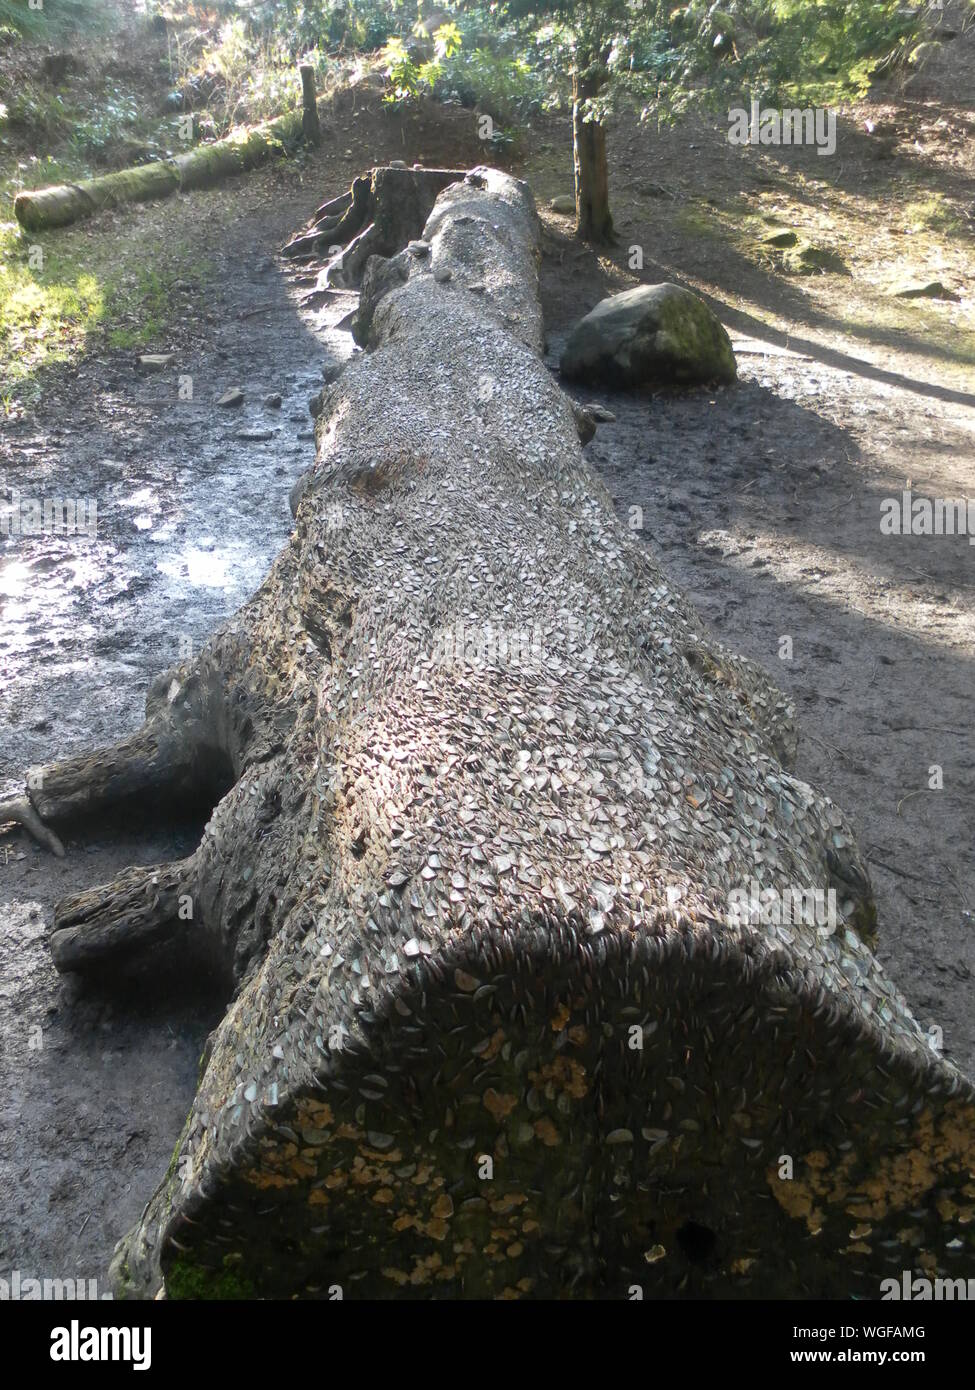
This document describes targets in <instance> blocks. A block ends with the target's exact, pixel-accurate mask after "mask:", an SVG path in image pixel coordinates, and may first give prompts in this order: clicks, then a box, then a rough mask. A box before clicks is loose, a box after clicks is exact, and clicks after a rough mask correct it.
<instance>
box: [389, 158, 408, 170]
mask: <svg viewBox="0 0 975 1390" xmlns="http://www.w3.org/2000/svg"><path fill="white" fill-rule="evenodd" d="M389 167H390V169H405V168H406V160H405V159H391V160H390V161H389Z"/></svg>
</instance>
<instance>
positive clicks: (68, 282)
mask: <svg viewBox="0 0 975 1390" xmlns="http://www.w3.org/2000/svg"><path fill="white" fill-rule="evenodd" d="M206 274H207V268H206V265H205V264H204V263H203V262H201V260H200V258H199V253H198V252H195V251H194V250H193V249H192V247H190V246H181V245H174V244H173V242H172V241H171V240H170V239H168V238H166V237H165V236H164V234H163V233H162V232H159V233H158V234H156V235H152V234H150V235H149V236H148V237H147V236H146V235H145V234H144V233H142V234H141V235H139V236H118V237H109V236H104V235H102V236H91V235H88V234H87V233H86V231H85V230H84V229H76V228H71V229H68V231H66V232H61V233H53V234H51V235H49V236H47V237H42V236H34V235H31V236H27V235H24V234H23V233H22V232H21V230H20V228H19V226H18V225H17V223H15V222H6V223H2V224H0V379H2V380H3V383H4V389H3V393H2V395H0V412H2V413H3V414H10V413H12V412H13V411H14V410H16V409H17V408H18V407H19V406H22V405H24V404H30V403H32V402H35V401H36V400H37V398H38V396H39V394H40V378H41V376H42V374H43V373H44V372H45V371H47V370H49V369H50V368H53V367H57V366H63V365H65V364H68V363H71V362H75V361H77V360H78V359H79V358H80V357H81V356H82V355H83V354H84V353H85V352H88V351H90V350H92V349H93V348H97V347H98V346H100V345H102V344H105V345H107V346H108V347H112V348H116V349H121V350H123V351H125V350H137V349H143V348H146V347H149V346H151V345H152V344H154V343H156V342H158V341H159V339H160V337H161V336H162V335H163V334H164V333H165V331H166V329H167V328H168V326H169V325H170V324H171V323H172V322H173V320H174V318H175V317H176V313H175V310H174V303H173V286H174V282H176V281H183V282H187V283H192V284H194V285H199V284H202V283H203V282H204V281H205V279H206Z"/></svg>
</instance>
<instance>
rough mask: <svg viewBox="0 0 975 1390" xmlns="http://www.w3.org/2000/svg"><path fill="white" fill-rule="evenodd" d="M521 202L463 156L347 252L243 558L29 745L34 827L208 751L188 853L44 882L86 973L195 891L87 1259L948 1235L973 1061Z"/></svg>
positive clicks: (790, 1268)
mask: <svg viewBox="0 0 975 1390" xmlns="http://www.w3.org/2000/svg"><path fill="white" fill-rule="evenodd" d="M537 236H538V231H537V224H536V218H535V214H534V209H533V206H532V203H531V197H530V194H529V193H528V191H527V189H526V188H525V186H524V185H522V184H520V183H517V182H516V181H514V180H512V179H511V178H508V177H507V176H503V175H501V174H498V173H496V172H494V171H475V172H474V173H472V174H470V175H468V177H467V179H466V180H465V181H459V182H456V183H454V184H452V185H451V186H450V187H449V188H447V189H446V191H445V192H443V193H442V194H441V195H440V197H439V198H438V200H437V203H436V206H435V208H434V210H433V213H432V215H431V216H430V218H429V220H428V222H427V225H426V227H425V229H424V234H423V245H424V246H425V247H426V252H425V253H423V254H417V252H418V248H416V247H413V248H411V249H408V250H406V251H404V252H402V253H400V254H398V255H397V257H396V258H394V261H393V262H386V263H383V262H377V261H372V262H370V263H369V265H368V266H367V272H366V277H365V283H364V287H363V294H362V300H363V302H362V304H361V307H360V315H359V321H360V325H365V327H364V328H363V333H364V338H365V342H366V346H367V349H368V350H367V351H366V352H364V353H362V354H360V355H359V356H357V357H356V358H354V359H353V361H352V363H351V364H350V365H349V366H348V367H347V368H346V370H345V371H344V373H343V374H342V376H341V377H340V378H339V380H338V381H337V382H336V383H334V384H333V385H332V386H330V387H329V388H328V390H327V393H326V399H325V408H324V410H323V412H322V414H321V416H320V417H319V421H318V426H317V434H318V459H317V464H316V468H315V470H314V474H313V477H312V478H311V481H310V484H309V486H307V487H306V489H305V491H304V493H303V496H302V499H301V502H300V504H299V505H298V510H297V518H296V527H295V531H294V534H293V536H292V538H291V540H290V542H289V544H288V546H287V547H286V548H285V550H284V551H283V553H282V554H281V556H280V557H279V559H278V560H277V561H276V563H275V564H274V566H273V568H272V570H271V572H270V574H269V576H268V578H267V580H266V581H265V583H264V584H263V585H262V587H261V589H260V590H259V591H258V593H257V594H256V595H255V596H254V598H253V599H252V600H251V601H250V602H249V603H248V604H247V605H246V606H245V607H244V608H243V609H242V610H241V611H240V612H239V613H238V614H237V615H236V617H235V618H234V619H233V620H232V621H231V622H230V623H229V624H228V625H227V627H226V628H225V629H223V630H222V631H221V632H220V633H218V634H217V635H216V636H215V637H214V639H213V640H212V641H211V642H210V644H209V645H208V647H207V648H206V649H205V650H204V652H203V653H202V655H201V656H200V657H199V658H198V659H197V660H195V661H194V662H192V663H185V664H183V665H181V666H179V667H177V668H175V669H174V670H173V671H172V672H170V673H168V674H167V675H166V676H165V677H163V678H161V679H160V680H159V681H157V682H156V684H155V685H154V687H153V690H152V692H151V695H150V700H149V704H148V708H147V722H146V725H145V727H144V729H143V730H142V731H140V733H139V734H137V735H134V736H133V738H132V739H131V740H129V741H127V743H126V744H123V745H120V746H119V747H118V748H116V749H114V750H109V752H108V753H107V754H106V755H102V756H101V757H99V758H98V759H97V760H96V759H90V758H89V759H87V760H85V759H78V760H74V761H72V762H68V763H65V764H62V765H59V766H56V767H54V768H51V769H46V770H42V771H41V772H40V773H39V774H37V773H35V774H33V775H32V777H31V779H30V787H31V790H30V791H29V793H28V794H29V796H30V800H31V804H32V805H33V807H34V809H35V811H36V813H37V814H38V815H40V816H41V817H42V819H43V820H44V821H45V822H46V823H49V824H58V823H59V822H65V821H67V820H69V819H70V816H71V814H72V813H73V814H75V815H77V814H78V813H79V811H80V812H82V813H83V814H84V815H85V816H86V817H90V816H91V815H93V814H95V813H97V812H98V811H99V810H101V809H103V808H105V807H106V806H107V805H109V804H112V803H117V801H118V800H119V798H123V797H128V798H130V799H131V798H133V797H136V798H138V797H139V796H140V795H142V796H145V797H149V796H152V797H157V796H159V795H161V794H163V793H165V792H167V791H168V792H169V793H175V792H177V791H178V792H180V794H185V793H187V792H188V790H189V788H188V787H187V786H186V782H187V778H188V777H192V772H193V769H195V768H200V769H201V770H206V777H207V784H208V785H210V786H211V787H212V786H214V785H216V784H217V783H218V782H219V780H220V776H221V771H220V770H221V769H223V774H222V775H223V776H224V778H225V783H230V782H232V783H233V785H232V786H231V787H230V790H229V791H227V792H226V794H225V795H224V796H223V797H222V799H220V801H219V803H218V805H217V806H216V809H215V810H214V812H213V816H212V818H211V820H210V822H209V824H208V826H207V829H206V831H205V833H204V836H203V839H202V842H201V844H200V846H199V848H198V850H197V851H196V853H195V854H194V855H192V856H191V857H190V858H189V859H187V860H183V861H181V862H180V863H179V864H175V865H163V866H157V867H155V868H152V869H144V870H143V869H139V870H129V871H128V872H127V873H126V874H125V875H123V876H122V877H121V878H120V879H119V880H118V881H117V882H116V883H115V884H109V885H107V886H106V887H105V888H104V889H102V890H101V891H100V892H98V891H97V890H89V891H88V892H87V893H86V894H83V895H79V896H78V897H76V898H74V899H71V900H69V901H68V902H66V903H63V904H61V905H60V906H59V909H58V914H57V917H56V920H55V928H54V931H53V935H52V938H51V945H52V950H53V952H54V958H55V961H56V962H57V963H58V964H59V965H60V966H61V967H62V968H72V969H78V968H82V969H83V968H88V969H101V968H102V966H103V965H104V964H106V963H108V962H110V961H111V960H112V959H113V958H114V957H115V956H116V955H117V953H118V952H119V951H122V950H129V951H131V950H146V951H148V950H158V949H165V945H163V946H160V945H159V942H160V938H161V936H165V935H166V931H165V928H166V924H167V923H172V921H173V917H174V914H175V911H176V909H175V906H174V904H175V903H177V902H183V903H184V904H185V903H187V902H189V903H190V904H191V906H192V922H191V923H189V924H187V923H186V922H184V923H183V924H182V926H181V927H180V928H179V930H180V931H183V932H186V931H188V930H191V931H192V932H195V933H198V934H203V935H204V936H205V937H206V939H207V940H208V941H209V942H211V943H214V944H215V945H216V946H218V947H219V949H220V950H221V951H222V952H223V954H224V957H225V959H226V960H227V963H228V965H229V966H230V968H231V969H232V971H233V974H234V977H235V979H236V981H237V989H236V993H235V996H234V998H233V1001H232V1002H231V1004H230V1006H229V1008H228V1011H227V1014H226V1016H225V1018H224V1019H223V1021H222V1023H221V1024H220V1026H219V1027H218V1028H217V1030H216V1031H215V1033H214V1034H213V1035H212V1037H211V1039H210V1040H209V1043H208V1046H207V1049H206V1054H205V1057H204V1069H203V1073H202V1076H201V1080H200V1085H199V1090H198V1093H197V1097H196V1100H195V1102H194V1105H193V1108H192V1111H191V1113H190V1116H189V1118H188V1121H187V1124H186V1127H185V1130H184V1132H183V1135H182V1137H181V1139H180V1141H179V1143H178V1145H177V1149H176V1153H175V1154H174V1158H173V1163H172V1165H171V1167H170V1171H169V1172H168V1173H167V1174H166V1176H165V1177H164V1179H163V1181H162V1183H161V1184H160V1186H159V1188H158V1190H157V1191H156V1193H155V1194H154V1196H153V1197H152V1198H151V1200H150V1201H149V1203H148V1205H147V1207H146V1210H145V1213H144V1215H143V1217H142V1219H141V1221H140V1222H139V1223H138V1225H137V1226H136V1227H135V1229H134V1230H133V1231H131V1232H130V1233H129V1235H128V1236H127V1237H126V1238H125V1240H124V1241H123V1242H122V1243H121V1244H120V1247H119V1251H118V1254H117V1257H116V1263H115V1275H116V1279H117V1285H118V1290H119V1292H121V1293H127V1294H129V1295H132V1296H150V1295H152V1294H154V1293H155V1292H156V1291H157V1290H159V1289H160V1288H163V1287H164V1288H165V1290H166V1293H167V1295H168V1296H169V1297H207V1296H212V1297H226V1296H233V1295H234V1294H237V1295H245V1296H246V1295H251V1294H256V1295H262V1296H272V1297H273V1296H280V1297H290V1296H295V1295H297V1296H302V1297H312V1298H314V1297H320V1298H324V1297H330V1296H334V1291H335V1289H336V1287H339V1288H341V1290H342V1292H343V1294H344V1296H345V1297H355V1296H366V1295H383V1294H387V1295H398V1294H401V1293H402V1294H405V1295H411V1294H417V1295H424V1294H430V1293H433V1294H436V1295H439V1296H467V1297H473V1296H491V1297H518V1296H529V1297H542V1296H551V1295H574V1296H593V1295H599V1296H609V1297H619V1298H628V1297H632V1296H633V1292H632V1290H633V1286H634V1285H638V1286H639V1287H640V1288H641V1289H642V1290H643V1295H644V1296H645V1297H651V1296H654V1295H669V1296H673V1295H686V1296H700V1295H719V1294H720V1295H725V1296H752V1297H758V1296H765V1297H786V1296H790V1297H800V1296H803V1297H809V1296H816V1295H823V1296H833V1297H847V1296H854V1295H855V1296H859V1297H877V1296H878V1294H879V1291H880V1290H879V1281H880V1280H881V1279H882V1278H884V1277H886V1276H888V1275H890V1276H896V1277H898V1278H899V1275H900V1271H901V1270H903V1269H913V1268H914V1267H915V1266H918V1267H920V1268H922V1269H924V1270H925V1271H927V1272H929V1273H931V1274H934V1273H937V1274H939V1275H943V1276H951V1275H954V1274H956V1273H959V1272H961V1273H962V1274H963V1273H964V1269H961V1270H958V1269H956V1265H957V1264H958V1263H959V1260H958V1252H959V1251H962V1253H963V1252H964V1250H965V1249H967V1250H969V1251H970V1250H971V1239H972V1237H971V1221H970V1218H971V1214H972V1209H973V1201H972V1199H973V1197H975V1192H973V1187H972V1178H971V1169H972V1166H973V1160H975V1146H973V1135H975V1124H973V1118H975V1103H973V1090H972V1087H971V1084H970V1083H969V1082H968V1081H967V1080H965V1079H964V1078H963V1077H962V1076H961V1075H960V1074H959V1073H958V1072H957V1071H956V1070H955V1069H954V1068H953V1067H952V1066H951V1065H950V1064H949V1063H947V1062H946V1061H944V1060H943V1059H941V1058H939V1057H938V1056H936V1055H935V1054H934V1053H933V1052H932V1051H931V1050H930V1048H929V1047H928V1045H927V1042H926V1039H925V1038H924V1036H923V1034H922V1033H921V1031H920V1029H919V1028H918V1025H917V1024H916V1022H915V1021H914V1019H913V1018H912V1016H911V1014H910V1012H909V1010H908V1008H907V1006H906V1004H905V1003H904V1001H903V999H902V998H901V997H900V995H899V994H898V993H897V991H896V990H895V989H894V988H893V986H892V985H891V984H890V982H889V981H888V980H887V979H886V978H885V976H884V974H883V972H882V971H881V969H880V967H879V965H878V963H877V961H876V959H875V958H874V956H873V955H872V953H871V951H870V949H869V945H868V944H867V943H868V941H869V940H871V939H872V930H873V922H874V916H875V914H874V909H873V901H872V897H871V893H870V888H869V883H868V881H867V878H866V874H865V870H864V868H863V865H862V862H861V860H860V859H859V856H858V854H857V851H856V849H855V846H854V843H853V838H852V835H851V832H850V830H849V827H848V826H847V824H846V822H845V820H844V819H843V817H842V815H841V814H840V813H839V812H838V811H837V809H836V808H835V807H834V806H833V805H832V804H831V803H830V802H829V801H828V800H827V799H826V798H825V797H823V796H822V795H821V794H820V793H818V792H816V791H815V790H813V789H812V788H810V787H809V786H807V785H805V784H804V783H802V782H800V781H798V780H796V779H795V778H794V777H792V776H791V775H790V774H789V773H787V772H786V771H784V770H783V766H782V764H783V761H786V762H787V761H788V760H789V758H790V756H791V751H792V747H793V741H794V731H793V728H792V723H791V709H790V707H789V706H788V705H787V703H786V702H785V701H784V699H783V698H782V697H781V696H780V695H778V693H777V692H776V691H775V690H774V689H773V688H772V687H771V685H770V684H769V682H768V681H767V679H766V678H765V677H764V676H762V675H761V674H760V673H759V672H758V671H757V670H756V669H755V668H753V667H752V666H750V665H749V664H748V663H746V662H744V661H742V660H740V659H738V658H736V657H734V656H732V655H731V654H730V653H729V652H727V651H726V650H725V649H724V648H722V647H721V646H720V645H719V644H717V643H716V642H715V641H714V640H713V639H711V638H710V637H709V636H707V635H706V634H705V632H704V631H703V629H702V625H701V623H700V620H699V619H698V617H697V616H696V614H695V613H694V612H693V610H692V609H691V608H690V607H689V606H688V605H687V604H686V603H685V602H684V601H683V600H682V598H681V597H680V595H679V594H677V593H676V592H675V591H674V590H673V588H672V587H671V586H670V585H669V584H668V583H667V581H666V580H665V579H664V577H663V575H662V574H661V573H660V571H659V570H658V569H657V568H656V566H655V565H654V563H653V561H652V559H651V557H650V555H649V554H648V552H647V550H646V548H645V547H644V546H642V545H641V544H640V543H639V541H637V540H636V539H635V538H633V537H632V536H631V535H630V534H629V533H628V532H627V531H625V530H624V529H623V528H622V527H621V526H620V524H619V523H618V521H617V520H616V518H615V516H614V514H613V510H612V506H611V504H610V501H609V499H608V497H607V495H606V493H605V492H604V490H603V489H602V487H601V486H600V484H599V483H598V482H597V481H596V480H595V478H594V477H593V475H592V474H591V473H590V471H589V470H588V468H587V467H586V465H585V463H584V461H583V459H582V456H581V452H580V447H579V442H578V433H577V431H578V424H577V419H576V416H575V413H574V412H573V410H572V408H571V407H570V405H569V402H568V401H567V399H566V397H565V396H564V395H563V394H562V393H561V391H560V390H559V388H558V387H557V385H556V384H555V383H554V382H553V381H552V379H551V378H550V376H549V374H548V372H547V371H546V369H545V367H544V365H543V362H542V358H541V355H540V354H541V347H542V321H541V314H540V309H539V300H538V292H537V266H536V261H537ZM180 743H181V745H182V746H181V747H178V745H180ZM167 750H169V751H167ZM168 767H169V768H171V777H170V778H168V775H167V768H168ZM106 769H107V771H106ZM213 794H214V795H216V793H215V792H214V793H213ZM2 815H3V808H2V807H0V819H2ZM753 882H755V883H757V884H758V885H760V886H761V887H762V888H763V889H765V890H773V891H775V892H777V893H779V894H784V895H788V894H789V893H790V892H791V891H792V890H794V889H798V890H800V891H802V892H806V891H812V890H815V889H822V890H824V891H828V890H829V889H832V890H834V891H835V892H836V894H837V909H836V910H837V920H836V922H835V923H833V924H832V927H835V929H832V928H831V925H830V924H829V923H828V922H827V923H824V922H823V921H821V920H819V919H818V918H814V919H813V920H806V919H802V920H799V921H796V922H792V923H788V924H782V923H779V924H778V925H776V924H775V922H774V921H772V922H764V921H753V920H751V917H750V914H749V913H748V912H746V913H744V914H743V915H742V914H740V913H738V914H736V913H735V911H733V910H732V908H733V905H734V904H735V903H736V901H737V898H738V895H739V893H740V890H741V889H742V886H745V887H746V889H747V886H748V885H750V884H752V883H753ZM130 921H131V922H132V924H133V926H132V931H131V933H129V932H127V930H126V926H127V924H128V923H129V922H130ZM173 935H174V934H173V933H172V932H170V933H169V936H170V940H171V941H172V939H173ZM176 935H177V936H178V931H177V933H176ZM86 938H87V944H86ZM89 948H90V949H89Z"/></svg>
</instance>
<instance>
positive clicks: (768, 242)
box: [762, 230, 799, 247]
mask: <svg viewBox="0 0 975 1390" xmlns="http://www.w3.org/2000/svg"><path fill="white" fill-rule="evenodd" d="M762 242H763V244H764V245H765V246H781V247H786V246H798V245H799V238H798V237H797V236H796V234H795V232H790V231H788V230H786V231H779V232H769V234H768V236H764V237H762Z"/></svg>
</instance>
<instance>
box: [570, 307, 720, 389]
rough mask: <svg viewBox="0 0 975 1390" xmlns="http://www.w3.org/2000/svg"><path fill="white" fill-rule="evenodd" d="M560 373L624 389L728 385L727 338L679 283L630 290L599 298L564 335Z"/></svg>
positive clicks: (707, 313) (717, 323)
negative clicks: (676, 384)
mask: <svg viewBox="0 0 975 1390" xmlns="http://www.w3.org/2000/svg"><path fill="white" fill-rule="evenodd" d="M560 368H561V371H562V375H563V376H566V377H569V378H571V379H572V380H575V381H586V382H590V383H592V384H593V385H601V386H610V387H616V388H619V389H625V388H626V387H632V386H648V385H655V384H657V383H660V382H679V383H691V382H710V381H717V382H733V381H735V380H736V379H737V375H738V371H737V367H736V365H735V354H734V351H733V349H732V346H731V339H730V338H729V337H728V334H727V333H726V332H725V330H724V328H723V327H722V326H721V324H720V323H719V322H718V320H717V318H716V317H715V316H714V314H713V313H712V312H711V310H710V309H709V308H708V306H707V305H706V304H705V303H704V301H703V300H701V299H699V298H698V297H697V295H695V294H692V293H691V292H690V290H685V289H682V288H681V286H680V285H671V284H667V283H665V284H662V285H638V286H637V287H636V289H632V290H625V291H624V292H623V293H622V294H614V295H611V296H610V298H608V299H604V300H602V301H601V302H600V303H599V304H597V305H596V307H595V309H592V310H591V311H590V312H589V313H588V314H586V316H585V318H583V319H580V321H579V322H578V323H577V324H576V326H575V328H574V329H573V330H572V332H571V334H570V335H569V340H568V342H567V343H566V345H565V350H564V351H563V353H562V359H561V362H560Z"/></svg>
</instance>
